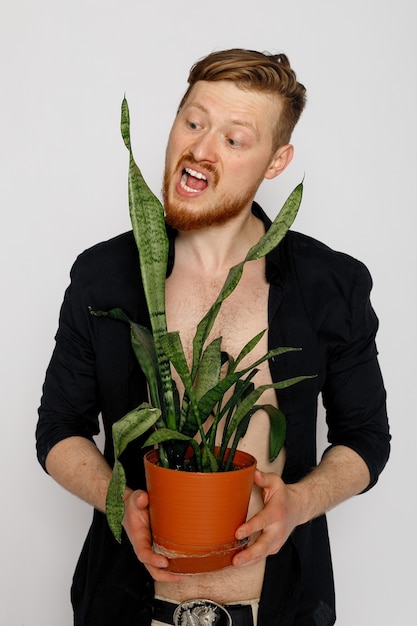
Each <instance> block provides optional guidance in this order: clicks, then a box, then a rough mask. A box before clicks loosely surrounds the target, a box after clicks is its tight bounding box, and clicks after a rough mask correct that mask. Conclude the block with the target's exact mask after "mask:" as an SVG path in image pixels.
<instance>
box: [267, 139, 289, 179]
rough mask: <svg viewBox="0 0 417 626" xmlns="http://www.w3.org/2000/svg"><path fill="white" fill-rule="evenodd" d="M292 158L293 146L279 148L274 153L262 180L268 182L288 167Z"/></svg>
mask: <svg viewBox="0 0 417 626" xmlns="http://www.w3.org/2000/svg"><path fill="white" fill-rule="evenodd" d="M293 156H294V146H293V145H291V144H287V145H285V146H281V148H278V150H277V151H276V152H275V154H274V156H273V158H272V161H271V163H270V164H269V166H268V169H267V170H266V172H265V176H264V178H267V179H268V180H270V179H271V178H275V176H278V175H279V174H281V172H283V171H284V170H285V168H286V167H287V165H289V164H290V163H291V161H292V158H293Z"/></svg>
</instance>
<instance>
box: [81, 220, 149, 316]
mask: <svg viewBox="0 0 417 626" xmlns="http://www.w3.org/2000/svg"><path fill="white" fill-rule="evenodd" d="M70 275H71V286H70V289H71V293H72V295H73V297H74V296H77V298H80V299H81V300H82V301H83V302H87V304H88V305H91V306H93V307H94V308H96V307H97V308H100V309H107V308H112V307H115V306H123V305H124V304H125V303H126V302H129V301H132V299H133V300H134V301H136V299H137V297H138V293H139V291H140V285H141V280H140V267H139V256H138V251H137V247H136V244H135V240H134V237H133V233H132V232H131V231H129V232H126V233H123V234H121V235H118V236H116V237H113V238H112V239H109V240H107V241H103V242H100V243H98V244H96V245H94V246H92V247H90V248H88V249H86V250H84V251H83V252H82V253H81V254H79V255H78V257H77V258H76V260H75V262H74V264H73V266H72V268H71V273H70Z"/></svg>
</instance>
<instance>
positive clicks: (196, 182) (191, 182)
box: [180, 167, 208, 193]
mask: <svg viewBox="0 0 417 626" xmlns="http://www.w3.org/2000/svg"><path fill="white" fill-rule="evenodd" d="M207 184H208V183H207V178H206V177H205V176H204V174H202V173H201V172H197V171H196V170H193V169H191V168H190V167H186V168H184V169H183V171H182V176H181V181H180V185H181V188H182V189H183V190H184V191H186V192H188V193H198V192H200V191H204V189H205V188H206V187H207Z"/></svg>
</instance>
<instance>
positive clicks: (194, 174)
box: [185, 167, 207, 180]
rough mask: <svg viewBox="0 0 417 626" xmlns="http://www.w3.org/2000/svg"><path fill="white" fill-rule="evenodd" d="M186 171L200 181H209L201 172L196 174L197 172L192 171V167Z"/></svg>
mask: <svg viewBox="0 0 417 626" xmlns="http://www.w3.org/2000/svg"><path fill="white" fill-rule="evenodd" d="M185 171H186V172H187V174H189V175H190V176H194V178H199V179H200V180H207V178H206V177H205V176H204V174H202V173H201V172H196V171H195V170H192V169H191V167H186V168H185Z"/></svg>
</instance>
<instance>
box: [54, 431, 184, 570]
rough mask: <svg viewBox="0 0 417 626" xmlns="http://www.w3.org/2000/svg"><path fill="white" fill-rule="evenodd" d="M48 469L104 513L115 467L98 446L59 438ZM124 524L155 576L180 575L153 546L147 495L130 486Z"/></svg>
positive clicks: (139, 554) (85, 441)
mask: <svg viewBox="0 0 417 626" xmlns="http://www.w3.org/2000/svg"><path fill="white" fill-rule="evenodd" d="M46 469H47V471H48V473H49V474H50V475H51V476H52V478H54V480H56V481H57V482H58V483H59V484H60V485H61V486H62V487H64V488H65V489H67V491H70V492H71V493H73V494H74V495H76V496H78V497H79V498H81V499H82V500H84V501H85V502H88V503H89V504H91V506H93V507H94V508H96V509H97V510H98V511H101V512H102V513H105V510H106V494H107V489H108V486H109V482H110V477H111V473H112V470H111V468H110V466H109V464H108V463H107V461H106V459H105V458H104V457H103V455H102V454H101V452H100V451H99V450H98V448H97V447H96V446H95V445H94V443H92V442H91V441H89V440H88V439H85V438H84V437H76V436H75V437H68V438H67V439H63V440H61V441H59V442H58V443H57V444H56V445H55V446H54V447H53V448H52V449H51V451H50V452H49V454H48V456H47V458H46ZM124 501H125V517H124V520H123V526H124V529H125V531H126V533H127V536H128V537H129V540H130V542H131V544H132V546H133V549H134V550H135V553H136V555H137V557H138V559H139V560H140V561H141V562H142V563H143V564H144V565H145V567H146V568H147V569H148V571H149V573H150V574H151V576H152V577H153V578H154V579H155V580H161V581H171V582H175V581H178V580H179V579H180V577H178V576H176V575H174V574H170V573H169V572H166V571H164V569H165V568H166V567H167V566H168V559H166V558H165V557H163V556H161V555H158V554H155V552H153V550H152V537H151V530H150V522H149V509H148V495H147V493H146V492H145V491H142V490H137V491H132V490H131V489H129V488H127V489H126V492H125V496H124Z"/></svg>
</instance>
